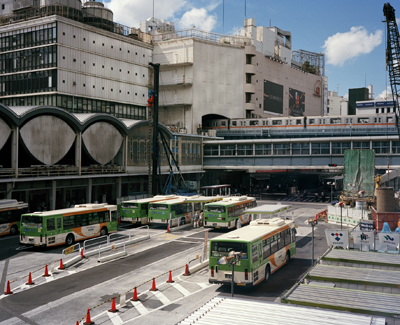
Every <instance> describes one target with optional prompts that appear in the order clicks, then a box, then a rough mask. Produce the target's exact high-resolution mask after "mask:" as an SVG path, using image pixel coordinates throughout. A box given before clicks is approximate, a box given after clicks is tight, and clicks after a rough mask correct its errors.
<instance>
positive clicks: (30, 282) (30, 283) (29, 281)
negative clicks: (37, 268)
mask: <svg viewBox="0 0 400 325" xmlns="http://www.w3.org/2000/svg"><path fill="white" fill-rule="evenodd" d="M25 284H27V285H32V284H35V282H32V275H31V272H29V277H28V282H27V283H25Z"/></svg>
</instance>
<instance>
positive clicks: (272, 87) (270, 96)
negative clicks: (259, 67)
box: [264, 80, 283, 114]
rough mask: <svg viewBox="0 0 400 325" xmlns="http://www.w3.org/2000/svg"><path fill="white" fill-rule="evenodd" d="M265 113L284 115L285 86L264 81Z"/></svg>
mask: <svg viewBox="0 0 400 325" xmlns="http://www.w3.org/2000/svg"><path fill="white" fill-rule="evenodd" d="M264 113H275V114H283V86H282V85H279V84H276V83H274V82H271V81H268V80H264Z"/></svg>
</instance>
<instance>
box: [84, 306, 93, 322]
mask: <svg viewBox="0 0 400 325" xmlns="http://www.w3.org/2000/svg"><path fill="white" fill-rule="evenodd" d="M83 324H84V325H92V324H94V322H92V320H91V319H90V309H88V310H87V314H86V322H84V323H83Z"/></svg>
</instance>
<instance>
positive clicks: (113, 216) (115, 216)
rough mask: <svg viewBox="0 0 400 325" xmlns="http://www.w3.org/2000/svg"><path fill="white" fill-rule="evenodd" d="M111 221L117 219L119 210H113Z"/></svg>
mask: <svg viewBox="0 0 400 325" xmlns="http://www.w3.org/2000/svg"><path fill="white" fill-rule="evenodd" d="M111 221H117V211H111Z"/></svg>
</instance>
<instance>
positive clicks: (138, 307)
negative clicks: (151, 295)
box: [131, 301, 149, 315]
mask: <svg viewBox="0 0 400 325" xmlns="http://www.w3.org/2000/svg"><path fill="white" fill-rule="evenodd" d="M131 304H132V305H133V306H134V307H135V308H136V310H137V311H138V312H139V313H140V314H141V315H146V314H148V313H149V311H148V310H147V308H146V307H145V306H143V304H142V303H141V302H140V301H131Z"/></svg>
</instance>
